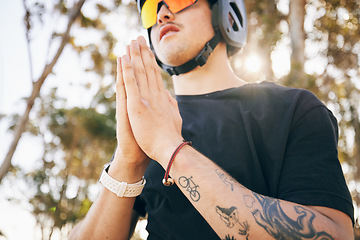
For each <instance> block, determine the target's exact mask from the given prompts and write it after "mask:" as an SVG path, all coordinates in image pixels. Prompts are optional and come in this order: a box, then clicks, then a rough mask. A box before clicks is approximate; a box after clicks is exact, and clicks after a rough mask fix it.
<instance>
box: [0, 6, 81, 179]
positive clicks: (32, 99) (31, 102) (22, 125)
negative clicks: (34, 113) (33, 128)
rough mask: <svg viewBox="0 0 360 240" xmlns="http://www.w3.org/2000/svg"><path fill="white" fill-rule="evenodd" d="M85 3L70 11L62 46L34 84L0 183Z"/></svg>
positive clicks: (2, 168)
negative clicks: (36, 102)
mask: <svg viewBox="0 0 360 240" xmlns="http://www.w3.org/2000/svg"><path fill="white" fill-rule="evenodd" d="M84 2H85V0H79V1H78V2H77V3H76V4H75V6H74V7H73V9H72V10H71V11H70V14H69V22H68V25H67V28H66V31H65V32H64V34H63V35H62V38H61V43H60V46H59V48H58V50H57V52H56V54H55V55H54V57H53V59H52V60H51V61H50V62H49V63H48V64H46V65H45V67H44V70H43V72H42V74H41V76H40V77H39V78H38V80H37V81H36V82H34V84H33V89H32V92H31V95H30V97H29V98H28V99H27V106H26V109H25V112H24V113H23V115H22V116H21V118H20V119H19V121H18V123H17V125H16V128H15V130H14V139H13V141H12V142H11V145H10V147H9V150H8V153H7V154H6V157H5V159H4V161H3V163H2V165H1V167H0V183H1V181H2V179H3V178H4V176H5V175H6V173H7V172H8V170H9V168H10V167H11V166H12V165H11V159H12V157H13V155H14V153H15V150H16V148H17V145H18V143H19V140H20V138H21V135H22V133H23V132H24V131H25V128H26V123H27V122H28V120H29V114H30V112H31V109H32V108H33V105H34V102H35V99H36V98H37V97H38V96H39V93H40V89H41V87H42V85H43V83H44V82H45V80H46V78H47V77H48V75H49V74H50V73H51V72H52V70H53V68H54V66H55V64H56V62H57V61H58V59H59V57H60V55H61V54H62V52H63V50H64V48H65V46H66V44H68V42H69V40H70V30H71V28H72V25H73V23H74V22H75V20H76V18H77V16H79V14H80V10H81V8H82V6H83V5H84Z"/></svg>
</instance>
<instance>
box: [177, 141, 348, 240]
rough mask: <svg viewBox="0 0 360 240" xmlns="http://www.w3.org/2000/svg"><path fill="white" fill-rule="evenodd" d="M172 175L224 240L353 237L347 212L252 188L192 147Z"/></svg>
mask: <svg viewBox="0 0 360 240" xmlns="http://www.w3.org/2000/svg"><path fill="white" fill-rule="evenodd" d="M171 175H172V176H173V178H174V180H175V181H176V184H177V185H178V186H179V188H180V189H181V190H182V191H183V193H184V195H185V196H187V198H189V201H190V202H191V203H192V204H193V205H194V207H195V208H196V209H197V210H198V211H199V212H200V213H201V214H202V216H203V217H204V218H205V219H206V220H207V221H208V223H209V224H210V225H211V226H212V228H213V229H214V230H215V231H216V232H217V234H218V236H219V237H220V238H221V239H226V236H229V239H232V238H231V237H234V239H318V238H319V239H352V238H353V237H352V227H351V226H352V223H351V220H350V218H349V217H348V216H347V215H346V214H344V213H342V212H340V211H337V210H334V209H330V208H324V207H314V206H302V205H299V204H295V203H292V202H286V201H282V200H279V199H273V198H269V197H266V196H263V195H260V194H257V193H255V192H252V191H250V190H249V189H247V188H245V187H244V186H242V185H241V184H239V183H237V182H236V181H235V180H234V179H232V178H231V177H230V176H229V175H228V174H227V173H226V172H224V171H223V170H222V169H220V168H219V167H218V166H217V165H215V164H214V163H212V162H211V161H210V160H209V159H207V158H206V157H204V156H202V155H201V154H200V153H198V152H197V151H196V150H194V149H192V148H191V147H184V149H182V150H181V151H180V152H179V154H178V156H177V157H176V160H175V162H174V164H173V167H172V171H171ZM189 187H192V188H189ZM320 237H322V238H320Z"/></svg>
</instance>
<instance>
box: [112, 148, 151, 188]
mask: <svg viewBox="0 0 360 240" xmlns="http://www.w3.org/2000/svg"><path fill="white" fill-rule="evenodd" d="M145 156H146V155H145ZM149 162H150V159H149V158H147V157H146V158H145V159H143V158H141V159H135V158H131V159H129V158H128V157H127V156H124V155H122V154H120V152H119V151H116V152H115V156H114V160H113V162H112V163H111V165H110V167H109V170H108V174H109V175H110V176H111V177H112V178H114V179H115V180H117V181H125V182H128V183H135V182H138V181H139V180H141V178H142V177H143V176H144V174H145V171H146V168H147V166H148V165H149Z"/></svg>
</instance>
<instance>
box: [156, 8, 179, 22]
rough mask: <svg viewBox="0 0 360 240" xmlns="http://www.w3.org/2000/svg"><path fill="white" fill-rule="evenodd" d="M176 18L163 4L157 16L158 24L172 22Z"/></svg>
mask: <svg viewBox="0 0 360 240" xmlns="http://www.w3.org/2000/svg"><path fill="white" fill-rule="evenodd" d="M174 18H175V15H174V14H173V13H172V12H171V11H170V10H169V9H168V8H167V6H166V5H165V4H162V6H161V7H160V10H159V12H158V14H157V24H162V23H165V22H170V21H172V20H173V19H174Z"/></svg>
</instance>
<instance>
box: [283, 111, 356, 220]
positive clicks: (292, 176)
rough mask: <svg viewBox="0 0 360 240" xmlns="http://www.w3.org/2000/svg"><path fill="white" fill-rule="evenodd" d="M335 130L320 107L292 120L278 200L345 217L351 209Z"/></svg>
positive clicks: (326, 113)
mask: <svg viewBox="0 0 360 240" xmlns="http://www.w3.org/2000/svg"><path fill="white" fill-rule="evenodd" d="M337 140H338V127H337V121H336V119H335V117H334V116H333V114H332V113H331V112H330V111H329V110H328V109H327V108H326V107H325V106H323V105H318V106H315V107H312V108H311V109H309V110H308V111H307V112H305V113H304V114H302V116H299V117H298V119H294V122H293V123H292V127H291V130H290V134H289V137H288V140H287V145H286V151H285V156H284V162H283V168H282V172H281V177H280V182H279V188H278V190H279V198H280V199H283V200H287V201H291V202H296V203H299V204H303V205H314V206H324V207H329V208H333V209H337V210H340V211H342V212H344V213H346V214H348V215H349V216H350V217H351V219H352V221H353V222H354V209H353V204H352V199H351V195H350V193H349V190H348V188H347V185H346V182H345V178H344V175H343V172H342V168H341V165H340V162H339V159H338V152H337Z"/></svg>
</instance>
